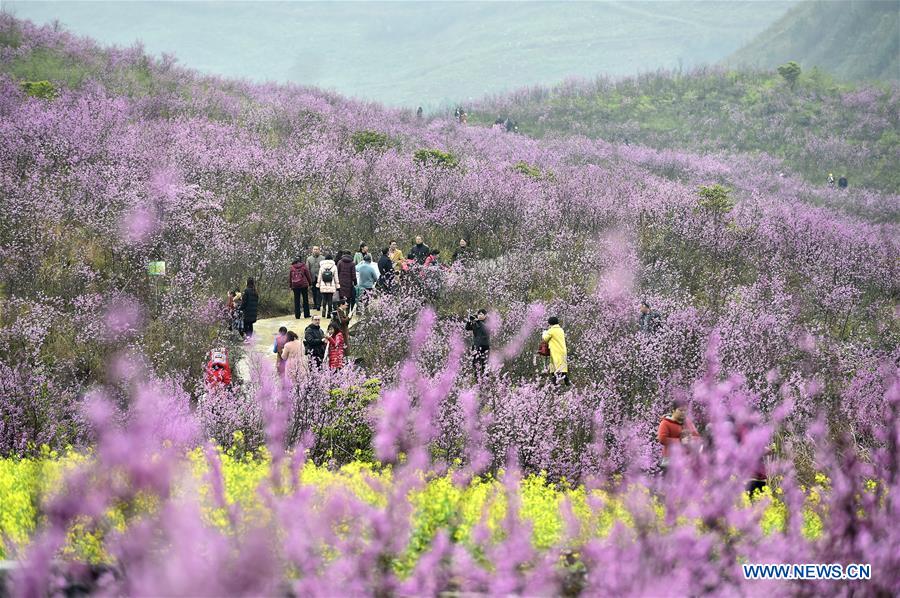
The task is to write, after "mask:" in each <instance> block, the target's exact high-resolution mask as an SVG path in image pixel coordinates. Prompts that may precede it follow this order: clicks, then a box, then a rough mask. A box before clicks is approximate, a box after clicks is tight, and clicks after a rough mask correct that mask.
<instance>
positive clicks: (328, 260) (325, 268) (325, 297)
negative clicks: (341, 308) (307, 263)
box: [316, 253, 341, 319]
mask: <svg viewBox="0 0 900 598" xmlns="http://www.w3.org/2000/svg"><path fill="white" fill-rule="evenodd" d="M316 287H317V288H318V289H319V293H320V294H321V296H322V317H323V318H326V319H327V318H330V317H331V314H332V312H333V311H334V303H333V300H334V294H335V293H337V292H338V289H340V288H341V283H340V281H339V280H338V270H337V264H335V263H334V256H333V255H331V254H330V253H326V254H325V259H324V260H322V261H321V262H320V263H319V278H318V280H317V281H316Z"/></svg>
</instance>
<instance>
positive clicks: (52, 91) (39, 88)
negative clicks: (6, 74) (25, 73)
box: [19, 81, 57, 100]
mask: <svg viewBox="0 0 900 598" xmlns="http://www.w3.org/2000/svg"><path fill="white" fill-rule="evenodd" d="M19 85H20V86H21V87H22V91H24V92H25V93H26V94H28V95H30V96H31V97H33V98H41V99H42V100H52V99H53V98H55V97H56V96H57V91H56V87H54V86H53V84H52V83H50V82H49V81H21V82H20V83H19Z"/></svg>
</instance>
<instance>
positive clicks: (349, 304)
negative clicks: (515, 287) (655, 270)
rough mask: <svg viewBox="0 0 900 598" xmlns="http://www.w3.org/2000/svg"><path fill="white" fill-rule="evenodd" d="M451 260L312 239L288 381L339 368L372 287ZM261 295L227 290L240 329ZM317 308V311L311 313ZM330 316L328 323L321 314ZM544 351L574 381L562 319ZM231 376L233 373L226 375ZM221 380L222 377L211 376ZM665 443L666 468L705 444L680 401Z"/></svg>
mask: <svg viewBox="0 0 900 598" xmlns="http://www.w3.org/2000/svg"><path fill="white" fill-rule="evenodd" d="M472 259H473V254H472V251H471V249H470V248H469V245H468V243H467V241H466V240H465V239H460V240H459V243H458V246H457V248H456V251H455V252H454V253H453V259H452V262H453V263H459V262H463V263H465V262H469V261H470V260H472ZM444 268H448V266H447V265H446V264H444V263H442V262H441V258H440V251H439V250H437V249H432V248H430V247H429V246H428V245H426V244H425V242H424V239H423V238H422V236H421V235H420V236H417V237H416V238H415V243H414V244H413V245H412V247H411V248H410V250H409V252H407V253H406V254H404V252H403V251H402V250H400V248H399V246H398V244H397V241H396V240H391V242H390V243H389V244H388V246H387V247H384V248H382V249H381V255H380V256H379V257H378V260H377V261H375V260H374V258H373V256H372V254H371V253H370V251H369V246H368V244H367V243H360V245H359V250H358V251H356V252H355V254H353V255H352V256H351V254H350V252H345V251H338V252H337V253H336V254H332V253H331V252H330V251H326V252H323V251H322V250H321V248H320V247H319V246H313V247H312V249H311V252H310V254H309V255H308V256H307V257H306V259H303V258H301V257H297V258H295V259H294V260H292V262H291V265H290V268H289V271H288V280H287V284H288V287H289V288H290V289H291V292H292V293H293V299H294V317H295V318H296V319H298V320H299V319H301V318H303V319H310V320H311V322H310V324H309V325H308V326H306V328H305V329H304V331H303V336H302V338H301V336H300V335H299V334H298V333H297V332H295V331H293V330H289V329H288V328H287V327H286V326H282V327H281V328H280V329H279V331H278V334H277V336H276V337H275V340H274V343H273V345H272V352H273V353H275V355H276V357H277V371H278V374H279V377H280V378H281V380H282V381H283V382H284V383H285V384H289V383H290V381H296V380H298V379H299V378H300V377H303V376H305V375H307V374H308V373H309V372H310V370H311V368H317V369H321V368H324V367H326V366H327V367H328V368H329V369H331V370H340V369H341V368H343V367H344V365H345V363H346V360H347V354H348V352H349V349H350V346H349V342H350V334H349V327H350V321H351V318H352V317H353V315H354V314H356V313H361V312H364V311H365V309H366V307H367V305H368V304H369V302H370V301H371V298H372V296H373V294H374V293H376V292H377V293H384V294H388V295H389V294H392V293H393V292H394V291H395V290H396V289H397V288H398V285H399V284H401V283H402V281H403V280H409V279H410V275H411V274H413V273H418V274H420V275H422V276H424V275H425V274H426V273H428V272H430V271H437V272H439V271H441V270H442V269H444ZM258 305H259V294H258V292H257V290H256V283H255V281H254V279H253V278H248V279H247V286H246V288H245V289H244V291H243V292H238V291H237V290H234V291H230V292H229V293H228V303H227V305H226V312H227V317H228V318H229V321H230V324H231V327H232V329H234V330H236V331H237V332H239V333H240V334H241V335H242V336H250V335H252V334H253V324H254V323H255V322H256V319H257V315H258V314H257V312H258ZM313 312H318V313H313ZM487 315H488V312H487V310H486V309H484V308H482V309H479V310H477V311H476V312H474V313H472V314H470V315H469V316H468V318H467V319H466V322H465V329H466V330H467V331H469V332H471V333H472V350H471V363H472V370H471V371H472V374H473V375H474V377H475V380H476V381H477V382H481V381H482V380H483V379H484V378H485V376H487V375H488V372H489V367H488V365H489V359H488V358H489V356H490V351H491V333H490V329H489V326H488V322H487ZM323 318H325V319H326V320H328V325H327V327H326V328H325V330H323V329H322V319H323ZM663 323H664V318H663V316H662V315H661V314H660V313H659V312H658V311H655V310H653V309H652V308H651V307H650V303H649V302H648V301H647V300H642V301H641V302H640V306H639V313H638V316H637V327H638V330H639V332H640V333H642V334H655V333H657V332H658V331H659V330H660V329H661V327H662V326H663ZM537 354H538V356H540V357H543V361H544V367H543V368H542V371H543V374H544V376H545V377H546V379H547V380H548V381H549V382H550V383H551V384H552V385H553V386H565V387H568V386H570V384H571V382H570V379H569V360H568V347H567V346H566V334H565V331H564V330H563V327H562V325H561V323H560V320H559V318H557V317H556V316H551V317H549V318H548V319H547V327H546V328H545V329H544V330H542V331H541V337H540V344H539V346H538V351H537ZM227 378H228V381H229V382H230V379H231V377H230V372H229V375H228V377H227ZM209 379H210V380H213V381H219V382H221V381H222V380H223V379H224V378H222V376H221V375H220V377H219V378H215V377H211V378H209ZM656 440H657V442H658V443H659V444H660V445H662V461H661V468H662V469H663V470H665V468H667V467H668V465H669V455H670V451H671V448H672V447H673V446H674V445H682V446H683V447H685V448H687V450H692V449H693V448H694V447H699V446H702V444H701V443H700V442H699V440H700V436H699V434H698V432H697V430H696V428H695V427H694V425H693V423H691V421H690V420H689V419H687V418H686V415H685V410H684V407H683V406H682V405H680V404H678V405H675V406H674V407H673V409H672V412H671V413H670V414H668V415H666V416H664V417H663V418H662V420H661V421H660V424H659V431H658V433H657V438H656ZM765 483H766V476H765V469H764V467H763V466H762V464H760V466H759V468H758V471H756V472H754V474H753V478H752V480H751V484H750V489H751V491H752V490H758V489H760V488H762V486H764V485H765Z"/></svg>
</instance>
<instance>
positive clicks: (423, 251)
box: [406, 235, 431, 266]
mask: <svg viewBox="0 0 900 598" xmlns="http://www.w3.org/2000/svg"><path fill="white" fill-rule="evenodd" d="M429 255H431V247H429V246H428V245H426V244H425V241H424V239H422V236H421V235H419V236H418V237H416V244H415V245H413V248H412V249H410V250H409V255H407V256H406V257H407V259H411V260H416V263H418V264H419V265H420V266H422V265H424V264H425V260H426V259H428V256H429Z"/></svg>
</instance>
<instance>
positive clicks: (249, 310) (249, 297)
mask: <svg viewBox="0 0 900 598" xmlns="http://www.w3.org/2000/svg"><path fill="white" fill-rule="evenodd" d="M241 311H242V312H244V335H245V336H251V335H252V334H253V323H254V322H256V318H257V315H258V311H259V294H258V293H257V292H256V281H255V280H253V278H252V277H251V278H248V279H247V288H246V289H244V294H243V295H241Z"/></svg>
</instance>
